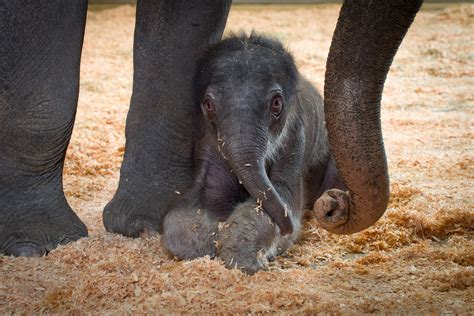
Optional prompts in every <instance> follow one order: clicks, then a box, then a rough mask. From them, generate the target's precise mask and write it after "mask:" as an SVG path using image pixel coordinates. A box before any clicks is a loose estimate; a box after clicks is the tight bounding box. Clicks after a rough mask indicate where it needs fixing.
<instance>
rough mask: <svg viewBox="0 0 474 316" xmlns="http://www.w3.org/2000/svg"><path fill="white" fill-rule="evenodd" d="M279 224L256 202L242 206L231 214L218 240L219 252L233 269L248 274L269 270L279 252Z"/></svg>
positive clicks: (227, 265) (228, 266)
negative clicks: (277, 236) (277, 251)
mask: <svg viewBox="0 0 474 316" xmlns="http://www.w3.org/2000/svg"><path fill="white" fill-rule="evenodd" d="M276 235H277V230H276V227H275V224H273V222H272V221H271V219H270V217H269V216H268V215H267V214H266V213H265V212H264V211H263V210H262V209H257V208H256V206H255V203H253V202H252V203H250V202H246V203H244V204H241V205H240V206H238V207H237V208H236V209H235V210H234V212H233V213H232V214H231V215H230V216H229V218H228V219H227V221H226V222H225V224H224V226H223V227H222V229H221V231H220V232H219V239H218V255H219V257H220V259H221V260H223V261H224V263H225V266H226V267H227V268H229V269H233V268H238V269H241V270H242V271H244V272H245V273H247V274H254V273H256V272H257V271H259V270H262V269H266V268H267V265H268V262H269V260H272V259H274V256H275V253H276V249H275V248H276V246H275V245H276V244H277V243H276V241H277V240H276Z"/></svg>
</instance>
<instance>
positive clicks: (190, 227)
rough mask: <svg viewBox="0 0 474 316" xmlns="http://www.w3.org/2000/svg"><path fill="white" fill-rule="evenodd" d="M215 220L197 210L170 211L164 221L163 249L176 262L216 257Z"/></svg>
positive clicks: (177, 209)
mask: <svg viewBox="0 0 474 316" xmlns="http://www.w3.org/2000/svg"><path fill="white" fill-rule="evenodd" d="M218 230H219V222H218V217H217V216H216V214H214V212H212V211H209V210H206V209H200V208H197V207H183V208H175V209H172V210H171V211H170V212H168V214H166V216H165V218H164V220H163V235H162V242H163V245H164V247H165V248H166V249H167V250H168V251H170V252H171V253H172V254H173V255H174V256H175V257H177V258H179V259H186V260H190V259H195V258H198V257H203V256H211V257H214V256H215V255H216V244H217V242H216V241H217V233H218Z"/></svg>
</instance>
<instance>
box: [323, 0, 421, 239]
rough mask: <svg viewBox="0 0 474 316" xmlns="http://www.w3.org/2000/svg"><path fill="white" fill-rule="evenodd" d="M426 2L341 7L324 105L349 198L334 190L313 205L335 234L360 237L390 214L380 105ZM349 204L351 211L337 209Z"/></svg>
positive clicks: (351, 0) (352, 2)
mask: <svg viewBox="0 0 474 316" xmlns="http://www.w3.org/2000/svg"><path fill="white" fill-rule="evenodd" d="M422 2H423V1H422V0H387V1H372V0H357V1H356V0H346V1H344V4H343V6H342V9H341V13H340V16H339V21H338V23H337V27H336V30H335V32H334V37H333V41H332V44H331V49H330V52H329V56H328V62H327V67H326V80H325V84H324V106H325V115H326V123H327V129H328V135H329V143H330V146H331V151H332V153H333V155H334V158H335V160H336V164H337V167H338V169H339V170H340V172H341V174H342V178H343V180H344V183H345V184H346V186H347V188H348V190H349V194H348V195H347V194H346V192H343V191H338V190H331V191H330V192H327V193H325V194H323V196H322V197H321V198H320V199H319V200H318V201H316V204H315V209H316V216H317V219H318V221H319V223H320V224H321V225H322V226H323V227H324V228H326V229H327V230H329V231H331V232H334V233H339V234H350V233H354V232H358V231H361V230H363V229H365V228H367V227H369V226H370V225H372V224H374V223H375V222H376V221H377V220H378V219H379V218H380V217H381V216H382V215H383V213H384V212H385V209H386V208H387V203H388V197H389V179H388V172H387V162H386V157H385V150H384V145H383V139H382V130H381V124H380V100H381V97H382V91H383V86H384V82H385V78H386V76H387V73H388V70H389V68H390V65H391V63H392V60H393V57H394V56H395V53H396V52H397V50H398V47H399V45H400V43H401V41H402V39H403V37H404V36H405V34H406V32H407V30H408V28H409V27H410V25H411V23H412V22H413V19H414V18H415V15H416V13H417V12H418V10H419V8H420V6H421V4H422ZM344 201H349V205H350V206H349V208H348V209H347V208H346V207H339V206H340V204H341V203H342V204H347V203H345V202H344ZM342 218H343V219H344V221H343V222H341V221H340V219H342Z"/></svg>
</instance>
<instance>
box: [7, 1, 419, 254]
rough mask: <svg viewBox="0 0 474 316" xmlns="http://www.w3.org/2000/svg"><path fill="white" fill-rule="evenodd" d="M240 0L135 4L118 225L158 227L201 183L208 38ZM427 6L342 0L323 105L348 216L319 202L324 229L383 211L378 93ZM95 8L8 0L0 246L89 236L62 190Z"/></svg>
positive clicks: (361, 223)
mask: <svg viewBox="0 0 474 316" xmlns="http://www.w3.org/2000/svg"><path fill="white" fill-rule="evenodd" d="M230 2H231V1H225V0H220V1H189V2H188V1H171V0H170V1H153V0H141V1H140V0H139V1H138V4H137V14H136V29H135V38H134V78H133V79H134V84H133V94H132V100H131V106H130V110H129V113H128V117H127V127H126V139H127V142H126V151H125V156H124V161H123V164H122V168H121V175H120V183H119V187H118V189H117V192H116V194H115V196H114V198H113V199H112V201H110V203H109V204H108V205H107V206H106V208H105V210H104V214H103V219H104V225H105V228H106V229H107V230H108V231H111V232H117V233H121V234H123V235H126V236H132V237H137V236H139V235H140V234H142V233H144V232H148V231H158V232H161V223H162V220H163V217H164V215H165V212H166V210H168V209H169V207H170V204H171V203H172V202H173V201H174V200H175V196H176V194H175V191H183V190H185V189H186V188H187V187H189V185H190V183H191V182H192V176H193V167H194V166H193V161H192V148H193V143H194V141H195V139H196V135H195V131H193V129H190V128H189V126H193V124H195V123H196V122H195V120H196V118H197V117H198V115H196V114H197V111H199V108H198V107H194V106H193V105H194V103H195V100H193V95H192V91H193V75H194V73H195V72H196V68H197V61H198V58H199V56H200V55H201V54H202V52H203V51H204V49H205V48H206V47H207V45H208V44H209V43H213V42H216V41H217V40H219V39H220V38H221V36H222V32H223V29H224V26H225V22H226V19H227V15H228V12H229V8H230V4H231V3H230ZM421 3H422V1H421V0H416V1H415V0H390V1H371V0H360V1H345V2H344V5H343V7H342V9H341V14H340V18H339V22H338V24H337V28H336V31H335V33H334V38H333V43H332V45H331V50H330V53H329V58H328V64H327V72H326V82H325V107H326V121H327V128H328V132H329V141H330V145H331V148H332V151H333V154H334V157H335V159H336V163H337V166H338V168H339V169H340V171H341V173H342V176H343V178H344V181H345V183H346V185H347V187H348V188H349V196H350V199H351V200H350V201H351V206H350V209H349V216H348V220H347V222H346V223H344V224H342V225H337V226H335V225H333V224H332V223H333V222H334V221H333V220H332V219H333V218H334V217H337V216H338V214H337V212H334V210H332V209H331V207H330V205H331V196H325V197H324V199H325V200H322V202H321V203H319V204H317V208H318V209H317V214H318V218H319V219H320V222H321V224H322V226H323V227H325V228H326V229H328V230H330V231H333V232H335V233H353V232H357V231H360V230H362V229H365V228H366V227H368V226H370V225H371V224H373V223H374V222H375V221H377V219H378V218H380V216H381V215H382V214H383V212H384V211H385V209H386V205H387V200H388V194H389V189H388V175H387V165H386V158H385V152H384V147H383V141H382V135H381V126H380V99H381V94H382V89H383V84H384V81H385V77H386V75H387V72H388V70H389V67H390V64H391V62H392V59H393V56H394V55H395V53H396V51H397V49H398V46H399V44H400V42H401V40H402V39H403V37H404V35H405V33H406V31H407V30H408V28H409V27H410V25H411V23H412V21H413V18H414V17H415V15H416V12H417V11H418V10H419V7H420V6H421ZM86 11H87V0H70V1H64V0H55V1H40V2H38V1H33V0H31V1H26V0H25V1H8V0H1V3H0V43H1V45H0V89H1V94H0V253H3V254H8V255H15V256H41V255H43V254H45V253H46V252H48V251H49V250H51V249H54V248H55V247H56V246H57V245H58V244H64V243H67V242H70V241H74V240H77V239H79V238H81V237H85V236H87V228H86V227H85V225H84V224H83V223H82V222H81V221H80V220H79V218H78V217H77V216H76V215H75V214H74V212H73V211H72V210H71V208H70V207H69V205H68V204H67V202H66V199H65V197H64V193H63V188H62V169H63V163H64V157H65V152H66V148H67V146H68V143H69V139H70V136H71V132H72V128H73V125H74V118H75V113H76V106H77V98H78V88H79V66H80V56H81V48H82V40H83V34H84V26H85V20H86ZM323 202H324V203H323ZM326 202H329V203H326ZM328 206H329V207H328ZM326 207H327V209H326Z"/></svg>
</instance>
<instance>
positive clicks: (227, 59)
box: [211, 47, 285, 86]
mask: <svg viewBox="0 0 474 316" xmlns="http://www.w3.org/2000/svg"><path fill="white" fill-rule="evenodd" d="M211 74H212V75H211V76H212V80H211V83H212V84H219V83H224V84H225V83H229V84H236V85H237V84H242V83H246V82H252V84H256V85H257V86H262V85H263V86H265V85H271V84H273V83H274V82H275V81H278V80H279V79H283V78H284V77H285V70H284V67H283V61H282V58H281V56H278V54H277V53H276V52H274V51H271V50H270V49H266V48H262V47H249V48H246V49H242V50H238V51H231V52H224V53H222V54H221V55H220V56H218V57H217V58H215V59H214V61H213V63H212V67H211Z"/></svg>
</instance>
